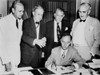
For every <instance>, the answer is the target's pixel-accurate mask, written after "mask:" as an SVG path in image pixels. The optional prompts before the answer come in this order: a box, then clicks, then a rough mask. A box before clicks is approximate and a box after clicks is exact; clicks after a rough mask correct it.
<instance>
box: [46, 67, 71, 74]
mask: <svg viewBox="0 0 100 75" xmlns="http://www.w3.org/2000/svg"><path fill="white" fill-rule="evenodd" d="M47 69H49V70H50V71H52V72H54V73H55V74H62V73H72V72H73V70H71V69H69V68H67V67H63V66H57V69H52V68H51V66H48V68H47Z"/></svg>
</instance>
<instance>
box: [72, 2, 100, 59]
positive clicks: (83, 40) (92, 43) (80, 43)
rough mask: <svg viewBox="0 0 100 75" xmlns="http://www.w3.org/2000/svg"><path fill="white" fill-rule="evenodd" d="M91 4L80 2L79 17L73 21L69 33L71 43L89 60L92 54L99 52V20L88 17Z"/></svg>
mask: <svg viewBox="0 0 100 75" xmlns="http://www.w3.org/2000/svg"><path fill="white" fill-rule="evenodd" d="M90 12H91V5H90V4H89V3H82V4H81V5H80V8H79V17H80V18H78V19H77V20H75V21H74V22H73V27H72V31H71V35H72V37H73V39H72V41H73V45H74V47H75V48H76V49H77V50H78V52H79V54H80V55H81V56H82V58H83V59H85V60H90V59H91V56H92V55H95V54H99V55H100V52H99V45H100V22H99V20H97V19H96V18H93V17H90V16H89V14H90Z"/></svg>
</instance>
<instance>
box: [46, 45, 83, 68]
mask: <svg viewBox="0 0 100 75" xmlns="http://www.w3.org/2000/svg"><path fill="white" fill-rule="evenodd" d="M73 61H76V62H77V63H78V64H79V66H80V67H82V64H84V63H85V61H84V60H83V59H82V58H81V56H80V55H79V53H78V52H77V50H76V49H75V48H73V47H69V48H68V52H67V53H66V56H65V57H64V58H62V57H61V46H59V47H56V48H53V49H52V53H51V55H50V57H49V58H48V60H47V61H46V63H45V67H47V66H49V65H50V64H52V63H53V62H55V63H56V65H58V66H65V65H71V64H72V63H73Z"/></svg>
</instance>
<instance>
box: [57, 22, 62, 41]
mask: <svg viewBox="0 0 100 75" xmlns="http://www.w3.org/2000/svg"><path fill="white" fill-rule="evenodd" d="M57 37H58V41H59V40H60V38H61V30H60V27H59V23H57Z"/></svg>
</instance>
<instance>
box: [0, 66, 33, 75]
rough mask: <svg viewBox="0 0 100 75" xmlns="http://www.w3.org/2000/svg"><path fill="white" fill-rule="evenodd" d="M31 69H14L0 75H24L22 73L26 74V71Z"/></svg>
mask: <svg viewBox="0 0 100 75" xmlns="http://www.w3.org/2000/svg"><path fill="white" fill-rule="evenodd" d="M32 69H33V68H32V67H21V68H15V69H14V70H12V71H9V72H6V71H4V72H2V73H0V75H9V74H14V73H21V75H24V74H22V73H25V72H28V70H32ZM28 75H29V74H28ZM30 75H32V74H30Z"/></svg>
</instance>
